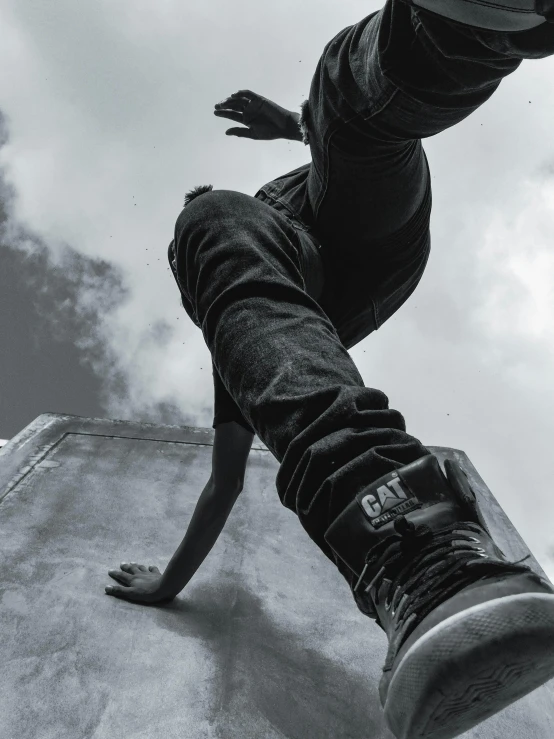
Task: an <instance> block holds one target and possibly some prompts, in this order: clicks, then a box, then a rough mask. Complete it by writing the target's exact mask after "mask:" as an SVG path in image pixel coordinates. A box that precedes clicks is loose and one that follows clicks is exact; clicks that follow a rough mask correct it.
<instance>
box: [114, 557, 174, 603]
mask: <svg viewBox="0 0 554 739" xmlns="http://www.w3.org/2000/svg"><path fill="white" fill-rule="evenodd" d="M108 575H109V576H110V577H112V578H113V579H114V580H117V581H118V582H120V583H121V585H107V586H106V593H107V594H108V595H114V596H115V597H116V598H122V599H123V600H130V601H133V602H134V603H148V604H153V603H169V602H171V601H172V600H173V599H174V598H175V596H168V595H167V594H166V593H162V592H161V590H160V582H161V579H162V574H161V572H160V571H159V569H158V568H157V567H155V566H151V567H146V566H145V565H139V564H137V563H136V562H131V563H130V564H126V563H123V564H122V565H121V569H120V570H109V571H108Z"/></svg>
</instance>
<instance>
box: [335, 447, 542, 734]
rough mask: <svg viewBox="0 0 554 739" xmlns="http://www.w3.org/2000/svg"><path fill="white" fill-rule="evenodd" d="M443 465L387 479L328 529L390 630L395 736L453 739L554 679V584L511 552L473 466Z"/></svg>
mask: <svg viewBox="0 0 554 739" xmlns="http://www.w3.org/2000/svg"><path fill="white" fill-rule="evenodd" d="M444 466H445V470H446V477H445V475H444V474H443V472H442V470H441V468H440V465H439V462H438V460H437V458H436V457H435V456H434V455H428V456H426V457H423V458H422V459H419V460H417V461H416V462H413V463H412V464H409V465H406V466H405V467H401V468H400V469H398V470H396V471H395V472H391V473H389V474H388V475H385V476H383V477H381V478H380V479H379V480H377V481H376V482H374V483H373V484H371V485H369V486H368V487H367V488H365V489H364V490H362V491H361V492H360V493H359V494H358V495H357V496H356V498H355V499H354V501H352V503H351V504H350V505H349V506H348V507H347V508H346V509H345V510H344V511H343V512H342V513H341V515H340V516H339V517H338V518H337V519H336V520H335V521H334V522H333V524H332V525H331V526H330V527H329V529H328V530H327V532H326V533H325V540H326V541H327V543H328V544H329V545H330V546H331V548H332V549H333V551H334V552H335V554H336V555H337V556H338V557H340V558H341V559H342V560H343V562H344V563H345V564H346V565H347V566H348V567H349V568H350V570H351V571H352V572H353V573H354V574H355V575H356V579H355V581H354V582H355V584H354V586H353V594H354V597H355V599H356V602H357V603H358V606H359V608H360V610H362V611H363V612H364V613H365V614H366V615H368V616H370V617H372V618H375V619H376V621H377V623H378V624H379V625H380V626H381V628H382V629H383V630H384V631H385V632H386V634H387V637H388V640H389V650H388V654H387V659H386V661H385V665H384V667H383V676H382V678H381V682H380V685H379V695H380V698H381V705H382V706H383V708H384V715H385V720H386V721H387V724H388V725H389V728H390V729H391V731H392V732H393V733H394V735H395V736H396V737H397V739H451V738H452V737H455V736H458V735H459V734H461V733H462V732H464V731H468V730H469V729H471V728H472V727H473V726H475V725H476V724H478V723H480V722H481V721H484V720H485V719H486V718H488V717H489V716H492V715H493V714H495V713H497V712H498V711H500V710H502V709H503V708H505V707H506V706H508V705H509V704H510V703H513V702H514V701H516V700H518V699H519V698H521V697H523V696H524V695H526V694H527V693H530V692H531V691H532V690H535V689H536V688H538V687H539V686H540V685H542V684H543V683H545V682H547V681H548V680H550V679H551V678H553V677H554V586H553V585H552V584H551V583H550V582H549V581H547V580H545V579H544V578H542V577H540V576H539V575H538V574H536V573H535V572H534V571H533V570H532V569H531V568H530V567H527V566H525V565H522V564H520V563H512V562H508V561H507V560H506V558H505V556H504V554H503V552H502V551H501V550H500V549H499V548H498V547H497V546H496V544H495V543H494V541H493V540H492V537H491V534H490V532H489V530H488V528H487V525H486V523H485V520H484V518H483V516H482V514H481V511H480V510H479V505H478V502H477V499H476V496H475V494H474V492H473V490H472V489H471V488H470V486H469V483H468V481H467V476H466V475H465V473H464V472H463V470H462V469H461V467H460V466H459V465H457V464H456V463H455V462H452V461H451V460H448V459H447V460H446V461H445V465H444ZM526 559H527V558H526Z"/></svg>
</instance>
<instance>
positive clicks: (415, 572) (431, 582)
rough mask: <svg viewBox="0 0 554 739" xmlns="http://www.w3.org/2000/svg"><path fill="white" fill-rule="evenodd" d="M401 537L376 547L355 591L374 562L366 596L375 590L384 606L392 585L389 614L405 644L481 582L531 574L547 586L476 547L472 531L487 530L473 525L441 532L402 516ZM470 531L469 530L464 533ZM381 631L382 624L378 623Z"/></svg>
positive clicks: (397, 522) (398, 521)
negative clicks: (452, 599)
mask: <svg viewBox="0 0 554 739" xmlns="http://www.w3.org/2000/svg"><path fill="white" fill-rule="evenodd" d="M394 528H395V531H396V532H397V535H394V534H393V535H392V536H390V537H387V538H386V539H384V540H383V541H381V542H378V543H377V544H376V545H375V546H373V547H372V548H371V549H370V550H369V552H368V553H367V555H366V558H365V567H364V569H363V571H362V574H361V575H360V577H359V579H358V582H357V584H356V586H355V587H354V591H355V592H356V591H357V590H358V588H359V587H360V585H361V584H362V581H363V578H364V576H365V573H366V571H367V569H368V567H369V566H370V563H373V566H372V569H374V568H375V569H376V571H377V572H376V574H375V576H374V577H373V578H372V580H371V582H370V583H369V585H367V586H366V587H364V588H363V589H364V591H365V592H366V593H369V591H370V590H371V589H372V588H373V589H374V590H373V594H372V596H373V598H372V599H373V601H374V603H375V605H378V604H379V599H378V593H379V590H380V588H381V585H382V584H383V583H384V582H386V583H387V585H388V587H387V589H386V592H385V610H386V611H387V612H390V614H391V618H393V619H395V620H396V623H397V628H402V629H404V634H403V637H402V642H404V641H405V640H406V639H407V637H408V636H409V635H410V633H411V632H412V631H413V630H414V629H415V628H416V626H417V625H418V624H419V623H421V621H422V620H423V619H424V618H425V617H426V616H427V615H428V614H429V613H430V612H431V611H433V610H434V609H435V608H436V607H437V606H439V605H440V604H441V603H444V602H445V601H446V600H448V598H450V597H452V596H453V595H455V594H456V593H457V592H459V591H460V590H462V589H463V588H465V587H467V586H468V585H471V584H473V583H474V582H476V581H478V580H483V579H486V578H487V577H494V576H498V575H502V574H521V573H530V574H531V575H533V576H534V578H535V579H537V580H539V581H540V582H543V578H541V577H540V576H539V575H537V574H536V573H535V572H534V571H533V570H532V569H531V568H530V567H528V566H527V565H522V564H520V563H521V562H524V561H525V560H526V559H529V557H530V556H531V555H530V554H528V555H527V556H526V557H523V559H521V560H518V561H517V562H507V561H503V560H500V559H496V558H494V559H493V558H491V557H490V555H488V554H486V553H485V550H484V549H483V548H482V547H480V546H476V544H478V543H479V539H476V538H475V537H474V536H471V535H470V534H468V533H467V530H469V531H473V532H475V533H479V534H481V535H482V533H483V528H482V527H481V526H479V525H478V524H476V523H474V522H472V521H457V522H455V523H452V524H449V525H447V526H445V527H443V528H442V529H440V530H438V531H433V530H432V529H431V528H430V527H429V526H427V525H426V524H419V525H417V526H416V525H415V524H414V523H413V522H411V521H407V520H406V518H405V516H399V517H398V518H397V519H396V520H395V522H394ZM462 529H464V530H462ZM377 623H378V625H379V626H381V628H383V626H382V624H381V623H380V622H379V618H377Z"/></svg>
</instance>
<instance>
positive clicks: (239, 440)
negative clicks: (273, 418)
mask: <svg viewBox="0 0 554 739" xmlns="http://www.w3.org/2000/svg"><path fill="white" fill-rule="evenodd" d="M253 439H254V434H252V433H250V432H249V431H247V430H246V429H245V428H243V427H242V426H241V425H240V424H238V423H235V422H234V421H230V422H229V423H222V424H219V425H218V426H217V427H216V429H215V438H214V446H213V452H212V474H211V475H210V479H209V480H208V482H207V483H206V486H205V487H204V490H203V491H202V493H201V495H200V498H199V499H198V503H197V504H196V508H195V509H194V513H193V515H192V518H191V520H190V522H189V525H188V528H187V532H186V534H185V537H184V539H183V540H182V542H181V544H180V545H179V547H178V549H177V551H176V552H175V554H174V555H173V557H172V558H171V560H170V561H169V564H168V565H167V567H166V569H165V571H164V573H163V575H162V574H161V573H160V571H159V570H158V568H157V567H148V568H147V567H145V566H144V565H138V564H136V563H133V562H131V563H129V564H123V565H121V569H120V570H110V571H109V575H110V577H112V578H113V579H114V580H117V581H118V583H121V584H120V585H114V586H111V588H110V589H108V590H106V592H107V593H109V594H110V595H115V596H116V597H119V598H123V599H124V600H130V601H134V602H136V603H149V604H155V603H168V602H170V601H171V600H173V599H174V598H175V596H176V595H178V594H179V593H180V592H181V590H182V589H183V588H184V587H185V585H186V584H187V583H188V582H189V580H190V579H191V578H192V576H193V575H194V574H195V572H196V571H197V570H198V568H199V567H200V565H201V564H202V562H203V561H204V559H205V558H206V557H207V555H208V554H209V552H210V551H211V549H212V547H213V545H214V544H215V542H216V541H217V538H218V536H219V535H220V533H221V531H222V529H223V527H224V525H225V522H226V521H227V518H228V516H229V514H230V513H231V510H232V508H233V506H234V504H235V502H236V500H237V498H238V496H239V495H240V493H241V491H242V488H243V485H244V475H245V471H246V463H247V461H248V455H249V453H250V448H251V446H252V441H253Z"/></svg>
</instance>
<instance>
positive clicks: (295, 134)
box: [285, 111, 302, 141]
mask: <svg viewBox="0 0 554 739" xmlns="http://www.w3.org/2000/svg"><path fill="white" fill-rule="evenodd" d="M285 138H287V139H289V140H291V141H302V131H301V129H300V114H299V113H295V112H294V111H290V115H289V117H288V119H287V129H286V131H285Z"/></svg>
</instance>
